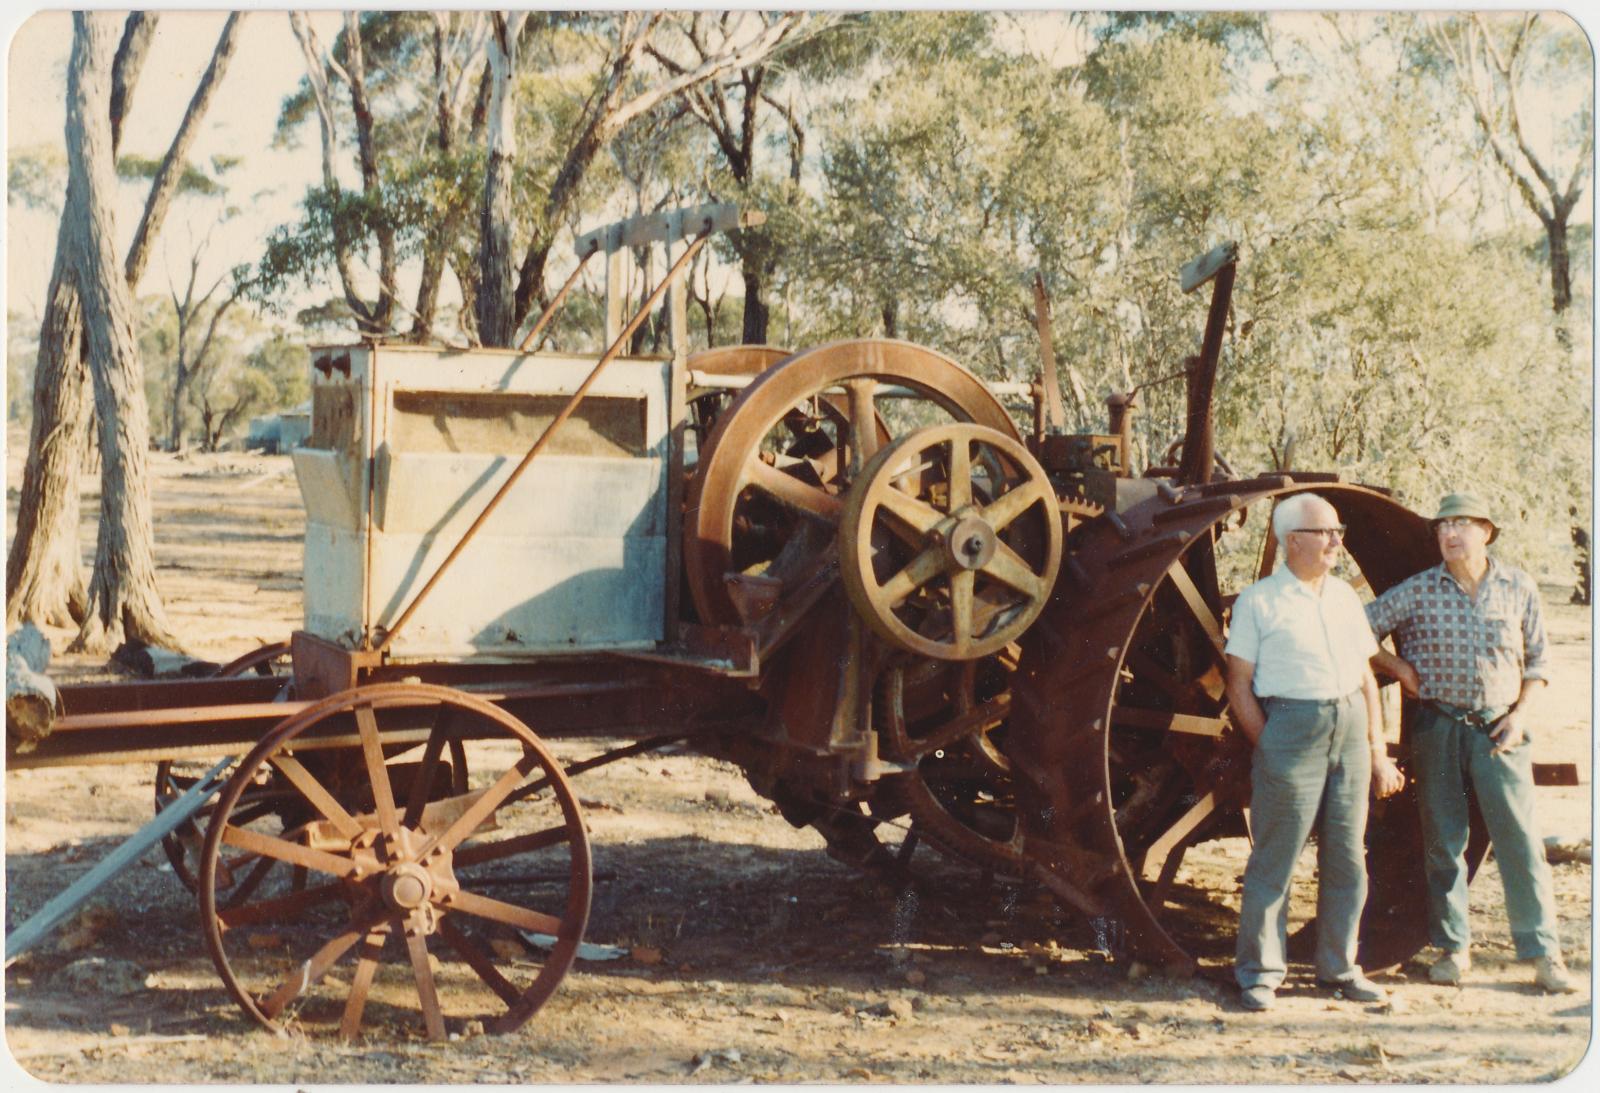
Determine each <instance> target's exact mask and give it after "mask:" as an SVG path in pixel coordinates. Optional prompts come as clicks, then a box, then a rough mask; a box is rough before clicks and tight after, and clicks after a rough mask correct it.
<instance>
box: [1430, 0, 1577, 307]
mask: <svg viewBox="0 0 1600 1093" xmlns="http://www.w3.org/2000/svg"><path fill="white" fill-rule="evenodd" d="M1417 18H1418V19H1419V20H1420V21H1421V23H1422V26H1423V27H1424V28H1425V31H1426V39H1425V43H1426V46H1428V47H1431V50H1432V51H1433V54H1434V56H1435V57H1436V58H1437V59H1439V60H1442V61H1443V62H1444V65H1445V66H1446V68H1447V70H1448V72H1449V74H1450V76H1451V77H1453V81H1454V84H1455V86H1456V88H1457V89H1458V90H1459V92H1460V94H1461V96H1462V98H1463V99H1464V100H1465V101H1466V103H1467V105H1468V107H1469V108H1470V110H1471V113H1472V118H1473V121H1474V122H1475V124H1476V127H1477V131H1478V134H1479V136H1480V138H1481V140H1482V142H1483V148H1484V150H1485V152H1486V153H1487V155H1488V156H1489V157H1490V158H1491V159H1492V160H1493V162H1494V164H1495V166H1496V167H1497V168H1498V169H1499V170H1500V171H1501V172H1503V174H1504V176H1505V178H1506V180H1507V182H1508V183H1509V184H1510V185H1511V187H1512V188H1513V189H1514V190H1515V191H1516V194H1517V196H1518V198H1519V199H1520V200H1521V202H1522V204H1523V205H1524V206H1525V207H1526V208H1527V209H1528V211H1529V212H1531V213H1533V215H1534V216H1535V217H1536V218H1538V221H1539V224H1540V226H1541V227H1542V228H1543V229H1544V234H1545V239H1546V243H1547V255H1546V257H1547V261H1548V263H1549V267H1550V294H1551V307H1552V309H1553V310H1554V311H1555V312H1556V314H1558V315H1559V314H1560V313H1562V312H1564V311H1565V310H1566V309H1567V308H1568V307H1569V306H1570V305H1571V303H1572V254H1571V246H1570V242H1569V233H1570V225H1571V220H1572V215H1573V212H1574V211H1575V210H1576V209H1577V208H1578V207H1579V203H1580V202H1581V201H1582V200H1583V199H1584V194H1585V186H1586V183H1587V182H1588V178H1589V173H1590V171H1591V170H1592V168H1593V162H1594V99H1593V94H1592V89H1593V85H1594V52H1593V49H1592V48H1591V46H1590V44H1589V42H1588V40H1587V38H1586V37H1585V36H1584V33H1583V30H1582V28H1580V27H1579V26H1578V25H1577V24H1576V23H1575V22H1573V20H1572V18H1571V17H1570V16H1567V15H1564V14H1560V13H1549V12H1545V13H1541V12H1517V13H1510V12H1507V13H1490V12H1474V13H1471V14H1466V15H1442V14H1441V15H1423V16H1418V17H1417ZM1552 105H1557V106H1559V107H1560V108H1561V109H1563V110H1564V111H1565V113H1564V115H1562V116H1557V117H1551V116H1550V107H1551V106H1552Z"/></svg>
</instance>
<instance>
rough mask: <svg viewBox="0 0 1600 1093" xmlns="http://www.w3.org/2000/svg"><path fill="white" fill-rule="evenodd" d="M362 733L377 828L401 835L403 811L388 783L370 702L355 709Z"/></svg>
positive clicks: (362, 744)
mask: <svg viewBox="0 0 1600 1093" xmlns="http://www.w3.org/2000/svg"><path fill="white" fill-rule="evenodd" d="M353 712H354V713H355V717H356V727H357V728H358V729H359V730H360V732H361V756H362V758H363V759H365V760H366V764H367V780H368V782H370V783H371V785H372V802H373V804H374V805H376V806H377V810H378V828H379V830H381V831H382V832H383V834H384V836H385V837H386V838H389V839H394V838H396V837H397V836H398V835H399V834H400V813H399V812H398V811H397V810H396V809H395V804H394V787H393V786H392V785H390V783H389V767H388V764H386V763H385V762H384V761H383V741H382V740H380V739H379V738H378V716H377V714H375V713H374V712H373V710H372V707H371V706H370V705H368V704H362V705H360V706H357V707H356V708H355V710H354V711H353Z"/></svg>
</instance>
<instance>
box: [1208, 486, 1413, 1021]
mask: <svg viewBox="0 0 1600 1093" xmlns="http://www.w3.org/2000/svg"><path fill="white" fill-rule="evenodd" d="M1272 531H1273V534H1274V535H1275V536H1276V537H1277V540H1278V545H1279V550H1280V552H1281V555H1282V557H1283V560H1284V564H1283V565H1282V567H1280V568H1279V569H1278V571H1277V572H1275V573H1273V574H1272V575H1271V576H1270V577H1267V578H1264V579H1263V580H1260V581H1257V582H1256V583H1255V584H1253V585H1251V586H1250V587H1249V588H1247V589H1245V590H1244V591H1243V592H1242V593H1240V595H1239V598H1238V600H1237V601H1235V603H1234V605H1233V614H1232V621H1231V624H1230V626H1229V631H1228V643H1227V647H1226V650H1225V652H1226V654H1227V664H1228V672H1227V692H1228V702H1229V706H1230V709H1231V711H1232V720H1233V723H1234V725H1235V726H1237V727H1238V729H1239V731H1240V732H1242V733H1244V735H1245V736H1246V737H1247V738H1248V739H1249V740H1250V742H1251V743H1252V744H1253V745H1254V747H1255V751H1254V754H1253V755H1252V757H1251V766H1250V834H1251V838H1252V839H1253V846H1252V847H1251V850H1250V860H1249V862H1248V863H1247V864H1246V866H1245V873H1244V896H1243V901H1242V903H1241V905H1240V908H1239V939H1238V948H1237V953H1236V957H1235V961H1234V977H1235V979H1236V980H1237V981H1238V984H1239V989H1240V1001H1241V1002H1242V1003H1243V1005H1244V1007H1245V1008H1246V1009H1250V1010H1265V1009H1268V1008H1269V1007H1271V1005H1272V1003H1273V1000H1274V998H1275V996H1276V992H1277V989H1278V987H1279V986H1280V985H1282V983H1283V980H1284V977H1285V975H1286V974H1287V971H1288V966H1287V958H1286V954H1285V949H1286V945H1287V933H1288V919H1289V887H1290V882H1291V880H1292V878H1293V875H1294V867H1295V862H1296V860H1297V859H1298V858H1299V856H1300V852H1301V851H1302V850H1303V849H1305V845H1306V842H1307V840H1308V839H1309V838H1310V836H1311V833H1312V831H1313V830H1315V831H1316V833H1317V950H1316V974H1317V980H1318V981H1319V982H1320V983H1321V984H1322V985H1323V986H1326V987H1330V988H1333V989H1336V990H1338V991H1339V992H1340V993H1342V994H1343V995H1344V997H1346V998H1348V999H1351V1000H1352V1001H1358V1002H1376V1001H1379V1000H1381V999H1382V998H1383V997H1384V996H1385V995H1384V991H1383V990H1382V989H1381V988H1380V987H1378V986H1377V985H1376V984H1374V983H1373V982H1372V981H1371V980H1369V979H1368V978H1367V977H1366V976H1365V975H1363V974H1362V971H1361V969H1360V968H1359V967H1357V966H1356V962H1355V958H1356V935H1357V931H1358V929H1359V928H1360V925H1361V909H1362V907H1364V906H1365V904H1366V902H1367V870H1366V855H1365V848H1364V837H1365V834H1366V827H1367V798H1368V793H1369V790H1373V789H1375V790H1376V791H1377V793H1378V795H1379V796H1388V795H1389V794H1392V793H1395V792H1397V791H1398V790H1399V789H1400V786H1401V777H1400V772H1399V771H1398V770H1397V769H1396V768H1395V766H1394V764H1393V763H1392V762H1391V761H1390V759H1389V755H1388V749H1387V747H1386V745H1385V744H1384V742H1383V714H1382V709H1381V707H1380V706H1379V704H1378V684H1377V681H1376V680H1375V679H1374V678H1373V675H1372V669H1371V667H1370V666H1369V664H1368V658H1370V657H1371V656H1372V655H1373V654H1374V653H1375V652H1377V648H1378V645H1377V642H1376V641H1375V640H1373V637H1372V631H1371V629H1370V628H1369V627H1368V626H1367V620H1366V616H1365V614H1363V612H1362V608H1361V600H1360V598H1359V597H1357V595H1356V593H1355V591H1354V590H1353V589H1352V588H1351V587H1350V586H1349V585H1348V584H1346V583H1345V582H1344V581H1342V580H1340V579H1339V578H1338V577H1335V576H1333V575H1332V573H1331V572H1330V571H1331V570H1332V569H1333V567H1334V565H1335V564H1336V563H1337V562H1338V560H1339V550H1340V547H1341V545H1342V543H1343V540H1344V527H1343V526H1342V525H1340V523H1339V514H1338V513H1337V512H1335V511H1334V508H1333V506H1332V505H1330V504H1329V503H1328V502H1327V501H1326V500H1324V499H1323V498H1321V497H1318V496H1317V495H1315V494H1310V493H1299V494H1295V495H1293V496H1291V497H1289V498H1287V499H1286V500H1284V501H1282V502H1280V503H1279V504H1278V506H1277V508H1276V509H1274V510H1273V514H1272Z"/></svg>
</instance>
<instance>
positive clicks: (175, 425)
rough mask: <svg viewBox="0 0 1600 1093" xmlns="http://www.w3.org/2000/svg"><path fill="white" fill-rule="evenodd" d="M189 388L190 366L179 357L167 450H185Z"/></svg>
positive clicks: (173, 383)
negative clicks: (184, 407)
mask: <svg viewBox="0 0 1600 1093" xmlns="http://www.w3.org/2000/svg"><path fill="white" fill-rule="evenodd" d="M188 389H189V368H188V366H187V365H186V364H185V363H184V360H183V358H182V357H181V356H180V357H179V358H178V375H177V378H175V379H174V380H173V381H172V425H171V428H170V429H169V430H168V431H167V451H169V452H181V451H183V396H184V393H185V392H186V391H187V390H188Z"/></svg>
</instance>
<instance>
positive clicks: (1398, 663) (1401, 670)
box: [1370, 647, 1422, 698]
mask: <svg viewBox="0 0 1600 1093" xmlns="http://www.w3.org/2000/svg"><path fill="white" fill-rule="evenodd" d="M1370 663H1371V670H1372V671H1377V672H1382V673H1383V674H1384V675H1386V676H1393V677H1394V678H1395V679H1397V680H1399V681H1400V689H1401V690H1402V691H1404V692H1405V693H1406V694H1407V695H1409V696H1410V697H1412V698H1420V697H1422V677H1421V676H1419V675H1417V670H1416V669H1415V668H1413V667H1412V666H1411V662H1410V661H1409V660H1403V659H1401V658H1400V657H1398V656H1396V655H1395V654H1394V653H1391V652H1389V650H1387V649H1384V648H1382V647H1380V648H1379V649H1378V651H1377V652H1376V653H1374V654H1372V660H1371V662H1370Z"/></svg>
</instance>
